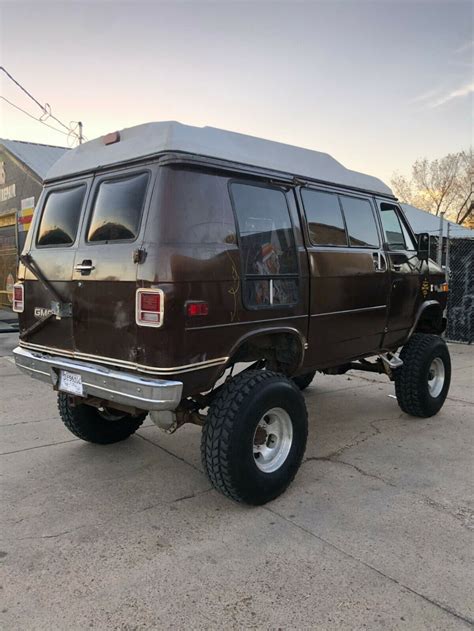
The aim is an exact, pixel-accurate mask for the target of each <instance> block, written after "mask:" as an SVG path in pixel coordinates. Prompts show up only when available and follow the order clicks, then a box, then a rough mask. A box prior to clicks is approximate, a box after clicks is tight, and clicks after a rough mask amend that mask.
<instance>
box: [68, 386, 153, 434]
mask: <svg viewBox="0 0 474 631" xmlns="http://www.w3.org/2000/svg"><path fill="white" fill-rule="evenodd" d="M58 409H59V415H60V417H61V420H62V422H63V423H64V425H65V426H66V427H67V429H68V430H69V431H70V432H72V433H73V434H74V436H77V437H78V438H81V439H82V440H85V441H87V442H89V443H97V444H99V445H110V444H111V443H117V442H119V441H121V440H125V439H126V438H128V437H129V436H131V435H132V434H133V433H134V432H136V431H137V429H138V428H139V427H140V425H141V424H142V423H143V421H144V420H145V418H146V413H145V412H144V413H143V414H140V415H139V416H130V415H129V414H124V415H123V418H120V419H119V420H110V419H108V418H104V416H103V415H102V414H101V413H100V411H99V410H98V409H97V408H94V407H92V406H90V405H84V404H82V405H75V406H73V405H71V403H70V399H69V397H68V395H67V394H65V393H64V392H60V393H59V394H58Z"/></svg>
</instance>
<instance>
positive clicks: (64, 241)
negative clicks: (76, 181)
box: [36, 184, 86, 247]
mask: <svg viewBox="0 0 474 631" xmlns="http://www.w3.org/2000/svg"><path fill="white" fill-rule="evenodd" d="M85 193H86V185H85V184H81V185H79V186H74V187H69V188H65V189H56V190H53V191H51V192H50V193H48V195H47V197H46V201H45V203H44V207H43V212H42V215H41V221H40V224H39V227H38V233H37V238H36V244H37V245H38V246H42V247H47V246H55V245H56V246H57V245H64V246H68V245H71V244H72V243H74V241H75V240H76V234H77V228H78V225H79V218H80V216H81V209H82V204H83V202H84V196H85Z"/></svg>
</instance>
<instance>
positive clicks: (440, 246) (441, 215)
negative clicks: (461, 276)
mask: <svg viewBox="0 0 474 631" xmlns="http://www.w3.org/2000/svg"><path fill="white" fill-rule="evenodd" d="M443 219H444V212H442V213H439V235H438V256H437V259H438V260H437V263H438V265H439V266H440V267H442V263H443Z"/></svg>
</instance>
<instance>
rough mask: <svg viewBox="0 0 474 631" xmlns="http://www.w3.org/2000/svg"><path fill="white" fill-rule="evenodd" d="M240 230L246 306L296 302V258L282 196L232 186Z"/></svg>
mask: <svg viewBox="0 0 474 631" xmlns="http://www.w3.org/2000/svg"><path fill="white" fill-rule="evenodd" d="M231 192H232V197H233V202H234V208H235V213H236V216H237V223H238V229H239V237H240V239H239V243H240V252H241V257H242V261H243V267H244V274H245V283H244V303H245V304H247V305H248V306H252V307H258V306H268V305H283V304H293V303H295V302H297V301H298V259H297V255H296V247H295V241H294V235H293V226H292V224H291V219H290V213H289V210H288V205H287V203H286V197H285V193H284V192H283V191H282V190H281V189H277V188H270V187H264V186H258V185H251V184H237V183H234V184H232V185H231Z"/></svg>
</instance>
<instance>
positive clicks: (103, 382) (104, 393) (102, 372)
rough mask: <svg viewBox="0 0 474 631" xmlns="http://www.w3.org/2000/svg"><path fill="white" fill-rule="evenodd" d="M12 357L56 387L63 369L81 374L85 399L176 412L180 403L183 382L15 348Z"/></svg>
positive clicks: (28, 370)
mask: <svg viewBox="0 0 474 631" xmlns="http://www.w3.org/2000/svg"><path fill="white" fill-rule="evenodd" d="M13 356H14V357H15V362H16V365H17V366H18V368H19V369H20V370H22V371H23V372H24V373H25V374H27V375H29V376H30V377H34V378H35V379H39V380H40V381H44V382H45V383H49V384H51V385H52V386H54V387H55V388H57V384H58V383H59V374H60V371H61V370H67V371H69V372H73V373H76V374H79V375H80V376H81V378H82V386H83V391H84V396H86V397H87V396H90V397H98V398H100V399H103V400H104V401H108V402H110V403H111V404H113V403H119V404H121V405H129V406H132V407H136V408H138V409H140V410H174V409H175V408H176V407H177V406H178V404H179V402H180V401H181V394H182V391H183V384H182V383H181V381H168V380H166V379H149V378H148V377H142V376H140V375H138V374H136V373H130V372H122V371H119V370H112V369H110V368H107V367H106V366H100V365H99V364H90V363H87V362H82V361H77V360H76V359H68V358H67V357H61V356H59V355H49V354H46V353H40V352H38V351H29V350H26V349H25V348H21V347H20V346H17V347H16V348H15V350H14V351H13Z"/></svg>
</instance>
